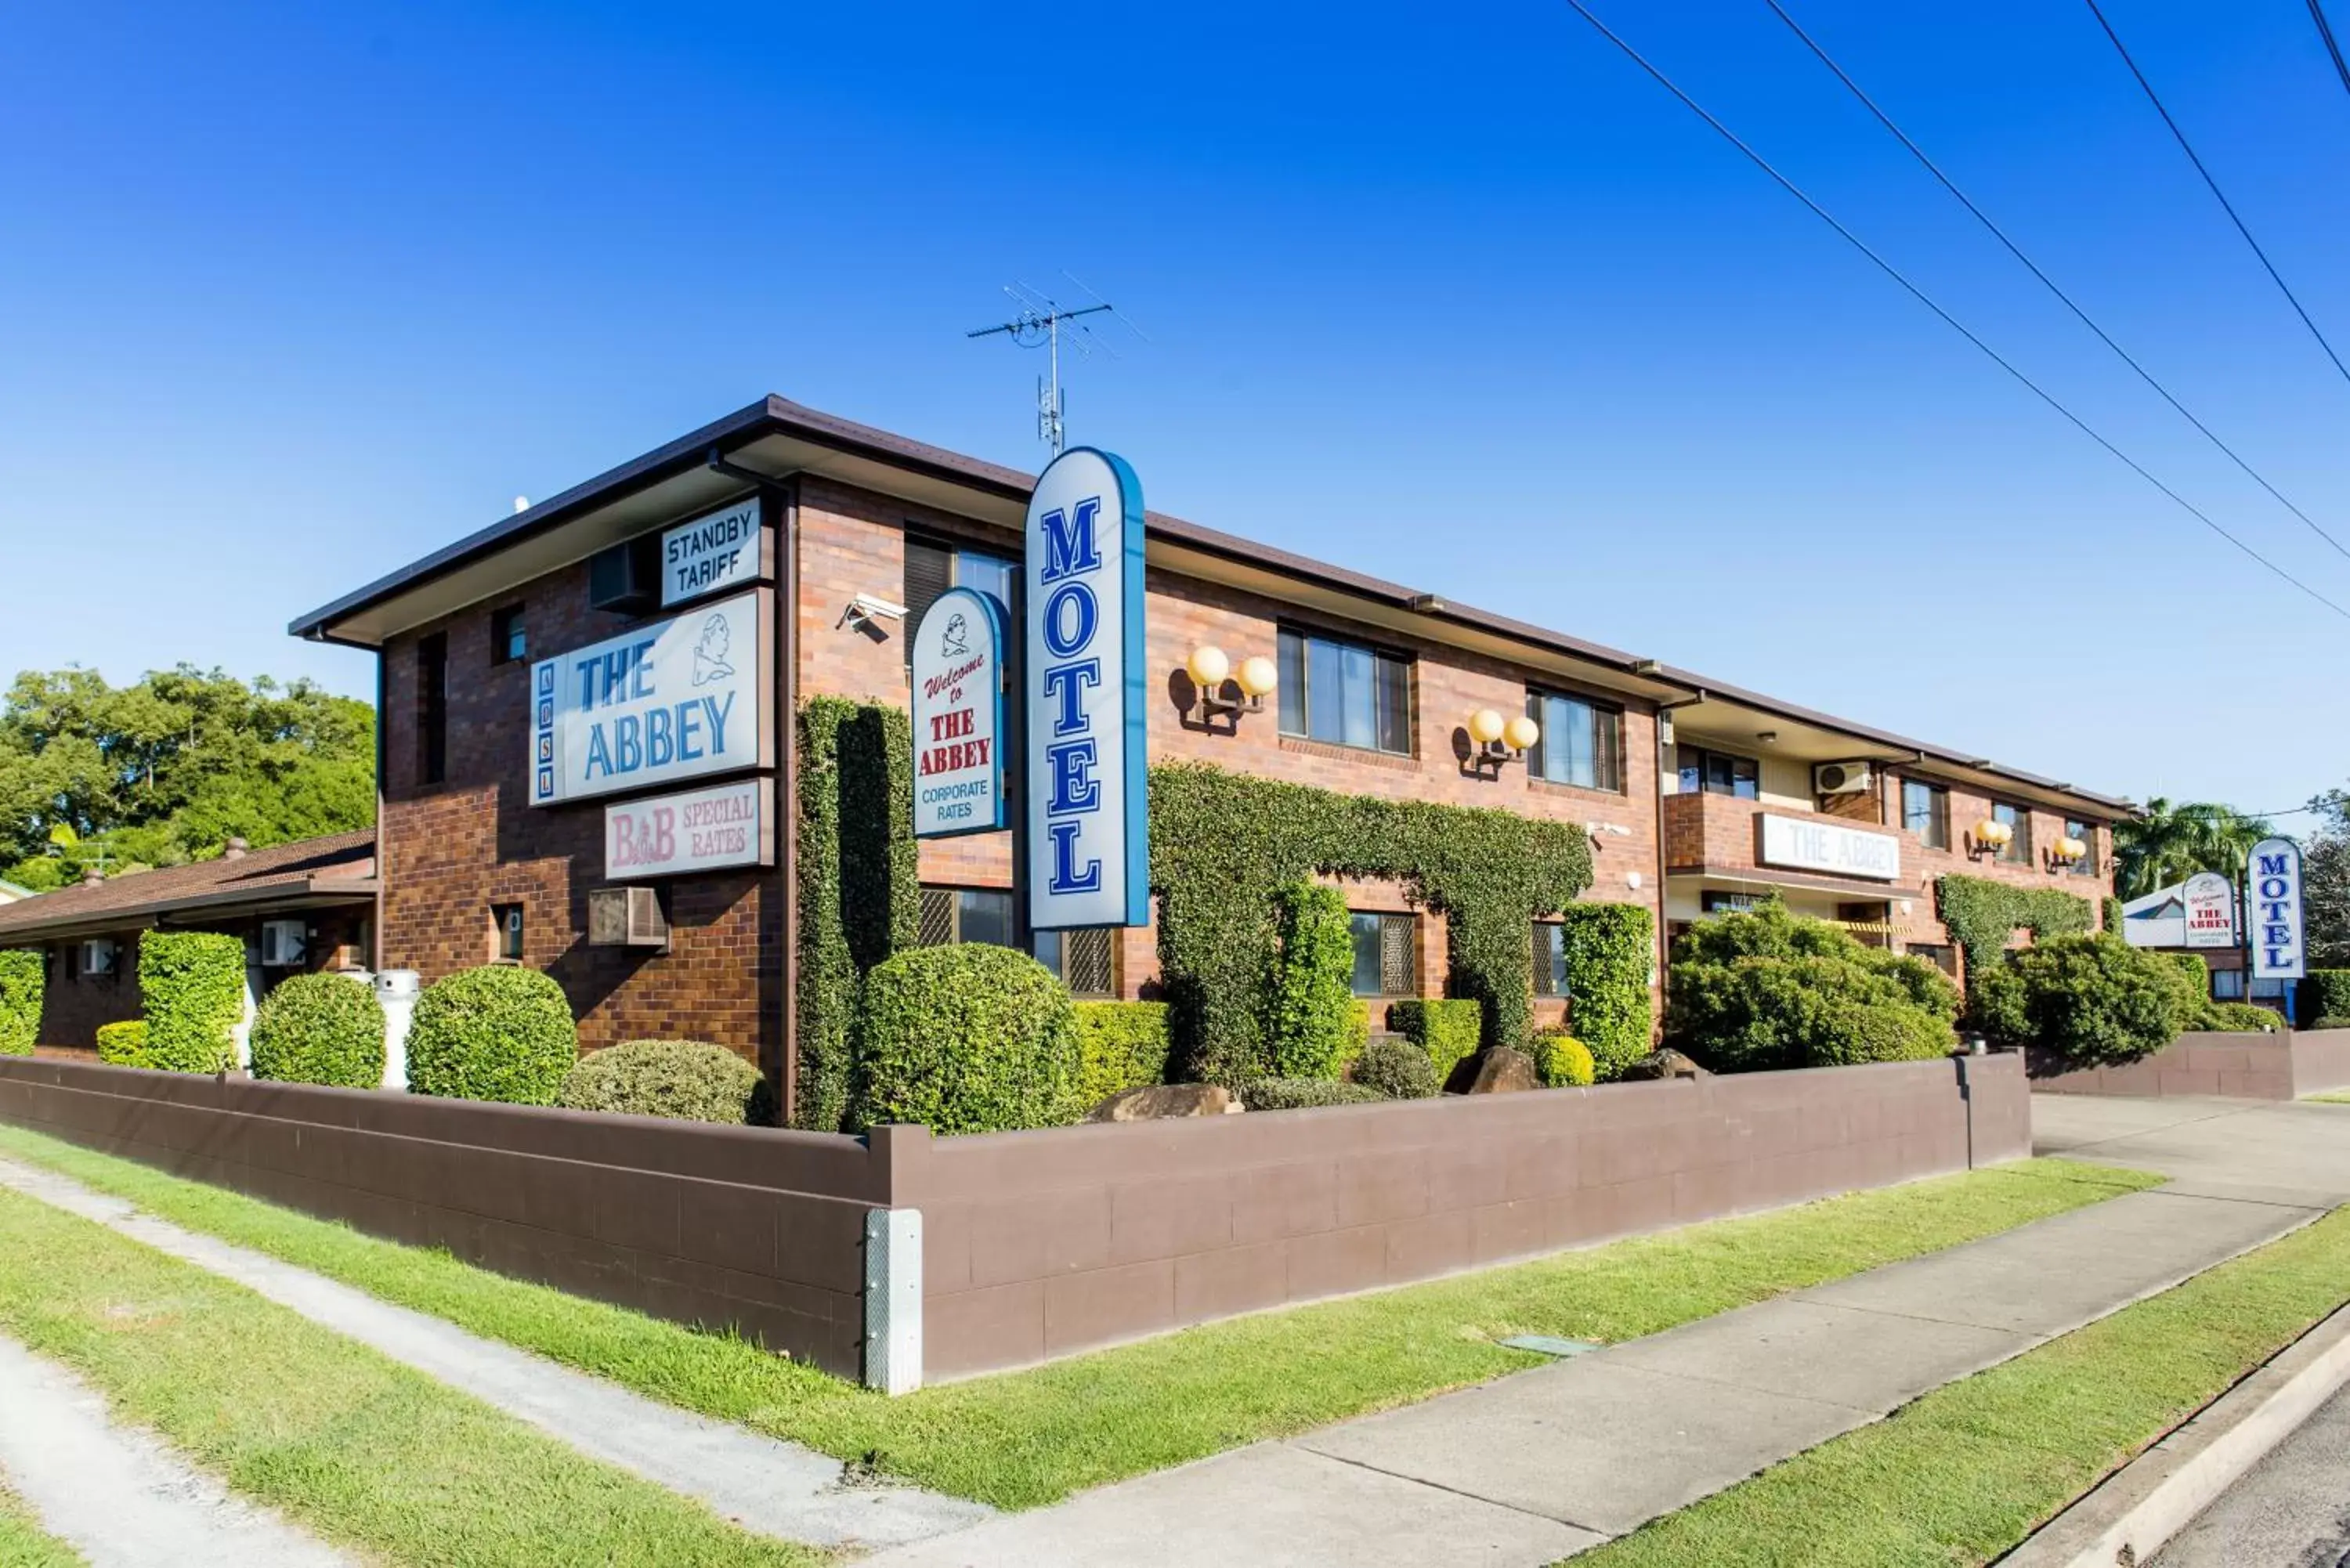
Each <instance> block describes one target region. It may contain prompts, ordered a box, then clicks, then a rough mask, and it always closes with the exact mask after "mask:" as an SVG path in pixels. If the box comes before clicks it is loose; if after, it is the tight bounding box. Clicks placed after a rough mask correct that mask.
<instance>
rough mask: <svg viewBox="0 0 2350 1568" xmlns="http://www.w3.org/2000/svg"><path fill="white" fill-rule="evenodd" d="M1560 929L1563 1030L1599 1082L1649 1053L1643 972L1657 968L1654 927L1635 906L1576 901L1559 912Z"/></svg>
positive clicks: (1650, 1021) (1650, 1022)
mask: <svg viewBox="0 0 2350 1568" xmlns="http://www.w3.org/2000/svg"><path fill="white" fill-rule="evenodd" d="M1559 923H1560V924H1561V925H1562V926H1564V927H1565V931H1564V933H1563V934H1562V940H1564V942H1565V949H1566V982H1567V990H1568V992H1570V993H1571V997H1572V1000H1570V1001H1569V1002H1567V1014H1566V1028H1567V1033H1570V1034H1572V1035H1574V1036H1575V1038H1576V1039H1577V1040H1580V1041H1582V1042H1583V1044H1584V1046H1585V1047H1586V1049H1587V1050H1588V1051H1589V1052H1590V1053H1591V1061H1592V1065H1593V1069H1594V1071H1595V1072H1596V1074H1597V1075H1598V1076H1599V1078H1600V1079H1601V1081H1603V1082H1604V1081H1606V1080H1607V1079H1609V1078H1615V1077H1620V1076H1621V1075H1623V1072H1624V1069H1625V1068H1627V1067H1628V1066H1630V1065H1631V1064H1633V1063H1635V1062H1637V1061H1638V1060H1639V1059H1640V1058H1641V1057H1643V1056H1645V1055H1647V1054H1648V1044H1649V1036H1650V1035H1651V1034H1652V1033H1654V1032H1655V1028H1656V1020H1655V1017H1654V1016H1653V1014H1652V1012H1651V1010H1650V1008H1649V1005H1648V976H1649V975H1650V974H1651V973H1652V972H1653V971H1655V969H1656V967H1657V948H1656V927H1655V926H1654V924H1653V923H1651V921H1650V919H1649V917H1648V909H1646V908H1645V907H1644V906H1642V905H1639V904H1575V905H1570V906H1569V907H1568V908H1566V909H1562V910H1560V911H1559Z"/></svg>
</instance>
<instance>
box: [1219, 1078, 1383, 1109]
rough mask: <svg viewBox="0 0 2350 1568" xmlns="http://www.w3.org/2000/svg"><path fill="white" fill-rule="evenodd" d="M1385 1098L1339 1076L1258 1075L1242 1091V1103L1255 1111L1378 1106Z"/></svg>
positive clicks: (1371, 1089) (1367, 1087)
mask: <svg viewBox="0 0 2350 1568" xmlns="http://www.w3.org/2000/svg"><path fill="white" fill-rule="evenodd" d="M1386 1098H1387V1096H1385V1095H1382V1094H1380V1093H1379V1092H1378V1090H1377V1089H1374V1088H1372V1087H1371V1086H1370V1085H1368V1084H1342V1083H1340V1082H1339V1081H1338V1080H1336V1078H1259V1079H1257V1080H1256V1081H1255V1082H1253V1083H1252V1084H1250V1085H1247V1086H1246V1087H1244V1088H1243V1089H1242V1090H1241V1103H1242V1104H1243V1105H1244V1106H1247V1107H1248V1108H1249V1109H1250V1110H1253V1111H1302V1110H1306V1109H1310V1108H1313V1107H1315V1106H1376V1105H1378V1104H1380V1103H1381V1102H1383V1101H1384V1100H1386Z"/></svg>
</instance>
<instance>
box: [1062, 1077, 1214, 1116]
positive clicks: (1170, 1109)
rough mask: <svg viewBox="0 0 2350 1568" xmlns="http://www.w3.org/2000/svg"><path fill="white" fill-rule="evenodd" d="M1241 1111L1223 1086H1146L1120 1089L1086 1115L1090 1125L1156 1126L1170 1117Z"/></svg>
mask: <svg viewBox="0 0 2350 1568" xmlns="http://www.w3.org/2000/svg"><path fill="white" fill-rule="evenodd" d="M1239 1109H1241V1103H1240V1102H1239V1101H1238V1100H1235V1099H1233V1098H1232V1091H1231V1090H1230V1089H1227V1088H1225V1087H1224V1086H1223V1085H1222V1084H1145V1085H1142V1086H1141V1087H1140V1088H1139V1089H1120V1090H1119V1091H1118V1093H1117V1094H1115V1095H1112V1096H1110V1097H1109V1098H1108V1099H1106V1100H1104V1101H1103V1102H1102V1103H1101V1104H1100V1105H1097V1106H1095V1107H1094V1108H1093V1109H1092V1110H1090V1111H1088V1112H1087V1113H1086V1120H1087V1121H1089V1122H1155V1121H1159V1120H1160V1119H1162V1118H1164V1117H1167V1116H1225V1115H1228V1114H1229V1113H1231V1112H1233V1111H1237V1110H1239Z"/></svg>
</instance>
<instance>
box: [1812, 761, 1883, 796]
mask: <svg viewBox="0 0 2350 1568" xmlns="http://www.w3.org/2000/svg"><path fill="white" fill-rule="evenodd" d="M1876 787H1877V770H1876V769H1875V768H1873V767H1871V766H1869V765H1868V764H1867V763H1814V764H1813V766H1812V792H1813V793H1814V794H1863V793H1865V792H1866V791H1868V790H1871V789H1874V788H1876Z"/></svg>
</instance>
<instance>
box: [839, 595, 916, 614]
mask: <svg viewBox="0 0 2350 1568" xmlns="http://www.w3.org/2000/svg"><path fill="white" fill-rule="evenodd" d="M848 613H849V614H850V615H852V616H854V617H856V618H858V619H862V620H869V619H871V618H874V617H876V616H878V617H879V618H881V619H883V620H904V619H905V618H906V614H907V611H906V607H905V606H904V605H900V604H891V603H890V602H889V600H888V599H884V598H876V597H874V596H873V595H871V594H858V596H857V597H855V598H852V599H850V600H849V601H848Z"/></svg>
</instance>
